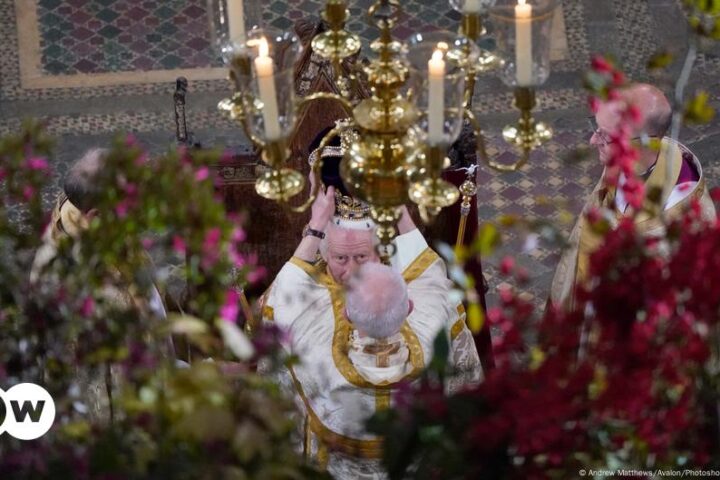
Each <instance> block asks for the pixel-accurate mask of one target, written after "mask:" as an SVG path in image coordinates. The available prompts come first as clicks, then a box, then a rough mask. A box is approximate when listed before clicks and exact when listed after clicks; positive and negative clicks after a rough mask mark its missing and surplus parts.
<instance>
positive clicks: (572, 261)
mask: <svg viewBox="0 0 720 480" xmlns="http://www.w3.org/2000/svg"><path fill="white" fill-rule="evenodd" d="M660 152H661V153H660V155H659V157H658V161H657V165H656V168H655V169H654V170H653V172H652V174H651V175H650V177H649V178H648V180H647V181H646V191H649V189H651V188H653V187H661V186H663V185H664V183H665V182H666V181H667V180H666V169H670V170H671V172H670V175H669V176H670V178H671V181H672V183H671V185H672V188H666V189H664V194H665V197H664V198H663V205H664V209H665V212H664V213H665V217H666V218H667V219H668V220H672V219H674V218H678V217H680V216H681V215H682V214H683V212H685V210H686V208H687V207H688V205H689V204H690V202H691V201H692V200H693V199H698V200H699V201H700V206H701V210H702V217H703V218H705V219H708V220H711V219H714V218H715V206H714V204H713V202H712V199H711V198H710V195H709V194H708V190H707V186H706V185H705V176H704V175H703V171H702V166H701V165H700V161H699V160H698V158H697V157H696V156H695V155H694V154H692V152H690V150H689V149H688V148H687V147H685V146H684V145H682V144H681V143H679V142H674V141H673V140H671V139H670V138H667V137H666V138H664V139H663V142H662V147H661V151H660ZM682 155H686V156H690V155H692V163H693V164H694V167H695V170H696V171H697V173H698V174H699V176H700V178H699V180H698V181H697V182H688V183H684V184H681V185H677V180H678V176H679V174H680V168H681V166H682ZM603 175H604V173H603ZM623 205H624V201H623V200H622V197H621V195H617V196H612V195H609V194H608V190H607V189H606V188H604V184H603V179H602V178H601V180H600V181H599V182H598V184H597V185H596V186H595V188H594V189H593V191H592V193H591V194H590V197H589V199H588V201H587V202H586V204H585V206H584V207H583V210H582V212H581V214H580V216H579V218H578V220H577V222H576V223H575V226H574V227H573V229H572V231H571V233H570V238H569V243H570V247H569V248H568V249H567V250H566V251H565V252H564V253H563V255H562V257H561V259H560V262H559V264H558V267H557V269H556V270H555V275H554V277H553V281H552V284H551V287H550V299H551V301H552V302H553V303H554V304H556V305H563V306H566V307H573V306H574V301H575V299H574V291H575V286H576V285H577V284H578V282H581V281H584V279H585V277H586V275H587V268H588V259H589V257H590V255H591V254H592V252H593V251H595V249H597V247H598V246H599V245H600V243H601V242H602V237H598V236H597V235H594V234H592V233H591V232H590V229H589V228H587V227H586V220H585V214H586V213H587V212H588V211H589V210H590V209H591V208H598V209H600V210H601V211H604V212H605V213H606V218H608V220H610V222H611V225H612V226H613V227H615V226H617V224H618V221H619V219H621V218H622V216H623V214H622V213H620V210H619V208H622V207H623ZM623 210H624V209H623ZM635 228H636V229H637V231H638V232H641V233H642V234H643V235H646V236H648V237H661V236H663V235H664V233H665V223H663V220H662V219H661V218H660V217H659V216H657V215H655V216H651V215H647V214H645V212H642V213H640V214H638V215H637V216H636V218H635Z"/></svg>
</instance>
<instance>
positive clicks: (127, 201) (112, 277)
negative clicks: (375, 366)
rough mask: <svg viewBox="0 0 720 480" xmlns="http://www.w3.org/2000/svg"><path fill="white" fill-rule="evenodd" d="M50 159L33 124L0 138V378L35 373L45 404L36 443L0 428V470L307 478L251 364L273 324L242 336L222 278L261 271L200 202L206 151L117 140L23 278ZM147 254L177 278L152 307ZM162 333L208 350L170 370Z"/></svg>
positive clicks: (237, 227)
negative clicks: (64, 227)
mask: <svg viewBox="0 0 720 480" xmlns="http://www.w3.org/2000/svg"><path fill="white" fill-rule="evenodd" d="M51 154H52V141H51V139H50V138H49V137H48V136H47V135H46V134H45V133H44V132H43V129H42V128H41V126H40V125H38V124H36V123H29V124H27V125H26V126H25V128H24V130H23V131H22V132H21V133H20V134H19V135H17V136H11V137H7V138H4V139H2V141H0V181H1V183H0V196H2V201H1V202H0V251H1V254H0V271H2V274H1V275H0V383H2V385H8V386H12V385H15V384H18V383H21V382H34V383H37V384H40V385H42V386H43V387H44V388H46V389H47V390H48V391H49V392H50V394H51V395H52V396H53V398H54V400H55V406H56V418H55V422H54V426H53V428H52V429H51V430H50V432H48V434H46V435H45V436H43V437H41V438H40V439H38V440H34V441H32V442H22V441H19V440H15V439H13V438H12V437H10V436H8V435H4V436H2V437H0V471H2V472H3V478H23V479H27V478H79V479H82V478H106V479H111V478H233V479H242V478H318V476H319V475H320V474H319V473H318V472H316V471H315V470H313V469H312V468H311V467H310V466H308V465H306V464H305V463H304V460H303V459H302V458H301V457H300V456H299V455H298V454H296V452H295V450H294V449H293V444H292V443H291V438H292V436H293V435H294V432H295V422H294V421H293V420H292V415H291V414H292V412H293V411H294V407H293V405H292V402H290V401H289V400H288V399H287V398H286V397H285V396H284V395H283V394H282V393H281V392H280V391H279V389H278V387H277V386H276V385H275V384H273V383H272V382H270V381H268V380H265V379H263V378H261V377H259V376H257V375H256V374H254V373H253V369H252V368H251V365H252V362H254V361H256V360H257V359H258V356H259V355H272V354H273V352H274V350H275V347H276V346H277V344H278V341H277V335H278V332H272V331H263V332H261V333H260V334H259V335H258V337H257V340H256V341H255V343H254V344H253V343H252V342H251V341H250V340H249V339H248V338H247V337H246V336H245V335H244V334H243V332H242V330H241V326H242V320H243V317H242V314H241V313H240V312H241V309H240V308H239V307H238V300H239V294H238V286H239V285H243V284H245V283H247V282H249V281H251V280H252V279H257V278H260V277H261V276H262V274H263V271H262V268H261V267H259V266H258V265H256V262H255V260H254V259H253V258H252V257H251V256H248V255H244V254H242V253H240V250H239V246H240V244H241V242H242V241H243V239H244V232H243V231H242V227H241V223H240V218H237V217H232V216H230V215H228V214H226V212H225V210H224V207H223V206H222V203H221V202H220V201H219V200H218V199H217V198H216V193H215V190H214V188H213V187H214V185H213V178H212V176H211V175H210V171H209V169H208V167H207V165H209V164H210V162H211V161H217V155H218V153H217V152H212V153H202V152H195V151H189V150H184V149H180V150H178V151H175V152H169V153H167V154H166V155H163V156H160V157H159V158H155V159H149V158H148V156H147V155H146V154H145V153H144V152H143V150H142V149H141V148H140V146H139V145H138V144H137V142H136V141H135V140H134V139H133V138H132V137H131V136H128V137H125V138H119V139H117V140H116V142H115V144H114V145H113V147H112V149H111V150H110V151H109V153H108V154H107V156H106V158H105V162H104V165H103V168H102V169H101V171H100V173H99V174H98V178H97V180H96V181H97V184H98V185H97V186H98V187H100V188H99V189H98V190H99V194H98V198H97V199H96V202H95V207H96V208H97V211H98V214H97V215H96V216H95V217H94V218H93V219H92V220H91V221H90V222H89V224H88V226H87V228H85V229H83V230H82V231H81V232H80V233H79V235H78V236H77V238H69V237H66V238H62V239H61V240H59V242H58V244H57V252H56V254H55V255H54V257H53V259H52V260H51V261H50V262H48V263H47V264H46V265H45V267H44V268H43V269H42V271H41V272H40V274H39V278H40V280H38V281H33V282H31V281H30V275H29V272H30V270H31V265H32V263H33V256H34V253H35V251H36V250H37V248H38V247H40V245H41V243H42V236H43V232H45V231H46V229H48V228H52V225H49V222H48V217H47V215H46V214H45V213H44V211H43V205H42V200H41V193H42V192H44V191H45V190H46V188H47V186H48V185H47V182H48V180H49V179H50V178H52V177H51V173H50V167H49V165H50V163H51V162H49V161H48V159H49V158H50V156H51ZM148 251H152V252H153V255H152V257H153V258H158V257H161V258H165V257H172V258H175V259H176V262H175V265H174V269H173V270H174V271H175V272H176V273H175V275H174V276H175V277H179V278H180V279H181V281H182V282H183V283H184V284H185V290H186V292H187V296H186V299H185V301H182V302H180V303H179V304H178V305H174V306H173V307H174V308H173V310H175V313H170V314H169V315H168V317H167V318H164V315H162V314H161V313H158V311H157V309H152V308H149V302H148V301H147V299H149V298H150V297H151V294H152V291H153V290H154V288H155V287H156V286H157V287H158V288H159V289H160V290H161V291H162V290H164V287H165V286H166V284H167V283H168V282H169V281H170V278H171V276H170V275H169V274H168V269H167V268H162V267H163V266H162V265H160V264H159V265H157V266H155V265H153V263H152V261H151V260H150V256H149V255H148ZM233 272H234V273H233ZM172 334H175V335H183V336H185V337H186V338H187V340H188V342H189V343H190V344H191V345H192V348H193V349H194V351H196V352H199V353H200V358H203V357H209V358H213V359H215V360H216V361H215V362H209V361H204V362H200V361H196V362H192V363H191V365H189V366H186V367H185V368H180V367H178V366H177V365H176V364H175V360H174V355H173V354H172V352H171V351H168V350H169V349H170V348H171V347H170V342H169V340H170V336H171V335H172ZM222 360H226V361H232V362H233V363H232V365H233V366H234V367H235V374H234V376H233V378H232V380H229V379H228V377H227V376H226V375H224V374H223V371H221V368H220V367H221V366H223V362H222Z"/></svg>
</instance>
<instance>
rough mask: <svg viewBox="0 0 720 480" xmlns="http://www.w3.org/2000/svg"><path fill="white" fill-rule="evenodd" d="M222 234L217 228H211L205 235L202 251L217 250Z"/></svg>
mask: <svg viewBox="0 0 720 480" xmlns="http://www.w3.org/2000/svg"><path fill="white" fill-rule="evenodd" d="M221 235H222V232H221V231H220V228H219V227H213V228H211V229H210V230H208V231H207V232H206V233H205V240H204V242H203V250H206V251H213V250H215V249H217V246H218V244H219V242H220V236H221Z"/></svg>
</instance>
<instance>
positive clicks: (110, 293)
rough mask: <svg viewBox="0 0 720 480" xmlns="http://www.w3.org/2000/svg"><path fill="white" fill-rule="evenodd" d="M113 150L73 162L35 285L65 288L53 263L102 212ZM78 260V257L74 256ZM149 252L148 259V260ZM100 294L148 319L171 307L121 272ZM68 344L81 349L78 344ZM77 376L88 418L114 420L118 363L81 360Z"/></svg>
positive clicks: (36, 262) (166, 348) (166, 345)
mask: <svg viewBox="0 0 720 480" xmlns="http://www.w3.org/2000/svg"><path fill="white" fill-rule="evenodd" d="M108 153H109V152H108V150H105V149H101V148H94V149H90V150H88V151H86V152H85V154H84V155H83V156H82V157H80V158H79V159H78V160H76V161H75V163H73V165H72V166H71V167H70V169H69V170H68V172H67V174H66V176H65V179H64V182H63V192H62V194H60V195H59V197H58V200H57V203H56V205H55V207H54V209H53V211H52V216H51V221H50V225H49V226H48V228H47V229H46V231H45V233H44V234H43V239H42V240H43V242H42V244H41V245H40V247H39V248H38V250H37V252H36V253H35V258H34V259H33V264H32V268H31V271H30V282H31V284H33V286H34V288H36V289H46V290H50V291H53V290H55V289H57V288H60V287H62V279H60V278H57V275H56V274H55V273H54V272H52V270H51V269H49V267H50V266H51V263H52V262H53V261H54V260H55V259H56V257H57V256H58V254H59V251H58V250H59V247H60V244H61V242H63V241H69V242H78V241H79V239H80V237H81V236H82V233H83V231H85V230H87V229H88V228H89V227H90V224H91V222H92V221H93V219H95V218H96V217H97V215H98V210H97V205H96V202H97V198H98V194H99V192H100V189H101V188H102V185H100V184H99V182H98V178H99V177H100V173H101V171H102V169H103V168H104V165H105V156H106V155H107V154H108ZM73 260H74V261H75V262H76V263H77V261H78V259H76V258H74V257H73ZM149 261H150V260H149V257H148V262H149ZM100 293H101V296H102V298H103V299H104V300H106V301H107V302H108V303H109V304H111V305H114V306H116V307H118V308H127V309H135V310H137V311H138V313H140V312H143V313H144V314H145V315H146V316H147V318H151V319H165V318H166V311H165V307H164V305H163V301H162V298H161V296H160V293H159V292H158V290H157V288H156V287H155V286H154V285H151V286H150V288H149V291H147V292H140V291H139V288H138V286H137V285H136V284H135V283H134V282H132V281H128V280H127V279H125V278H123V277H122V275H121V274H120V273H119V271H118V272H117V275H113V278H111V279H108V282H107V283H106V284H105V285H104V286H103V287H102V288H101V292H100ZM68 348H71V349H74V348H76V344H75V343H73V344H71V345H69V346H68ZM159 348H160V351H161V353H162V354H163V355H166V356H174V349H173V345H172V341H171V339H170V338H169V337H168V338H167V341H165V342H162V343H161V345H159ZM76 378H77V381H78V383H79V385H80V389H81V398H82V400H83V401H84V402H85V403H86V404H87V406H88V412H89V417H90V419H91V420H93V421H99V422H103V423H106V422H108V421H109V420H111V412H112V410H111V401H112V392H113V391H115V390H117V389H118V387H119V378H120V376H119V375H118V367H116V366H115V365H112V366H111V365H105V371H104V372H103V371H101V370H100V368H99V367H98V368H95V369H91V368H87V366H85V365H76Z"/></svg>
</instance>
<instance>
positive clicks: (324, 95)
mask: <svg viewBox="0 0 720 480" xmlns="http://www.w3.org/2000/svg"><path fill="white" fill-rule="evenodd" d="M314 100H336V101H338V102H340V103H341V104H342V105H343V107H345V110H347V112H348V114H351V113H352V111H353V104H352V103H351V102H350V100H348V99H347V98H345V97H343V96H342V95H338V94H337V93H332V92H316V93H313V94H310V95H308V96H306V97H303V99H302V100H300V101H299V102H298V104H297V107H296V110H297V111H298V112H299V111H300V110H301V109H302V108H303V107H304V106H305V105H306V104H308V103H310V102H312V101H314Z"/></svg>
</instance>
